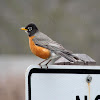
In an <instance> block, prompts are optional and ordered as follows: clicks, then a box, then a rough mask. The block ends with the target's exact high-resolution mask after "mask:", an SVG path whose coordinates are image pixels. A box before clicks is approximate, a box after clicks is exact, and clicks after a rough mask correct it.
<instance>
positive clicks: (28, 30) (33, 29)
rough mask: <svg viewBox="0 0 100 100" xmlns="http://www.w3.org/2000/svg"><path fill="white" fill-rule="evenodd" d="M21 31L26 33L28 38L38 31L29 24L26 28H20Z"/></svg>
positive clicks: (34, 26)
mask: <svg viewBox="0 0 100 100" xmlns="http://www.w3.org/2000/svg"><path fill="white" fill-rule="evenodd" d="M21 30H24V31H25V32H27V33H28V36H29V37H30V36H33V35H34V34H35V33H36V32H37V31H38V28H37V27H36V25H35V24H33V23H30V24H28V25H27V26H26V27H22V28H21Z"/></svg>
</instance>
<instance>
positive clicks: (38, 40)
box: [33, 32, 79, 62]
mask: <svg viewBox="0 0 100 100" xmlns="http://www.w3.org/2000/svg"><path fill="white" fill-rule="evenodd" d="M33 41H34V43H35V44H36V45H37V46H41V47H44V48H47V49H49V50H50V51H53V52H55V53H56V54H59V55H61V56H63V57H64V58H66V59H68V60H69V61H71V62H75V61H76V60H79V58H78V57H77V56H75V55H73V52H72V51H69V50H66V49H65V48H64V47H63V46H62V45H61V44H59V43H57V42H56V41H53V40H52V39H51V38H49V37H48V36H47V35H45V34H44V33H41V32H37V33H36V34H35V37H34V39H33Z"/></svg>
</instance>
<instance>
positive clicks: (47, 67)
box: [45, 59, 52, 69]
mask: <svg viewBox="0 0 100 100" xmlns="http://www.w3.org/2000/svg"><path fill="white" fill-rule="evenodd" d="M51 60H52V59H50V60H49V61H48V62H47V63H46V64H45V65H46V66H47V69H48V64H49V62H50V61H51Z"/></svg>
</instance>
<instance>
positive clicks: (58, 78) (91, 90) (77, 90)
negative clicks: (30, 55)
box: [26, 65, 100, 100]
mask: <svg viewBox="0 0 100 100" xmlns="http://www.w3.org/2000/svg"><path fill="white" fill-rule="evenodd" d="M88 76H90V77H91V78H92V79H91V82H90V83H87V81H86V80H87V78H88ZM26 100H100V67H99V66H75V65H66V66H63V65H59V66H57V65H51V66H49V69H44V68H43V69H40V68H39V66H30V67H29V68H28V70H27V72H26Z"/></svg>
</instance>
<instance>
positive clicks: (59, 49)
mask: <svg viewBox="0 0 100 100" xmlns="http://www.w3.org/2000/svg"><path fill="white" fill-rule="evenodd" d="M21 30H25V32H27V33H28V38H29V46H30V49H31V52H32V53H33V54H35V55H36V56H38V57H40V58H42V59H45V60H44V61H42V62H40V63H39V65H40V66H41V68H42V65H41V64H42V63H43V62H45V61H46V60H48V62H47V63H46V66H47V65H48V63H49V62H50V61H51V60H52V59H55V58H57V57H60V56H62V57H64V58H66V59H68V60H69V61H70V62H76V61H77V60H79V58H78V57H77V56H75V55H73V52H72V51H69V50H66V49H65V48H64V47H63V46H62V45H61V44H58V43H57V42H56V41H53V40H52V39H51V38H50V37H48V36H47V35H46V34H44V33H42V32H40V31H39V29H38V28H37V26H36V25H35V24H34V23H30V24H29V25H27V26H26V27H22V28H21ZM47 68H48V67H47Z"/></svg>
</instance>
